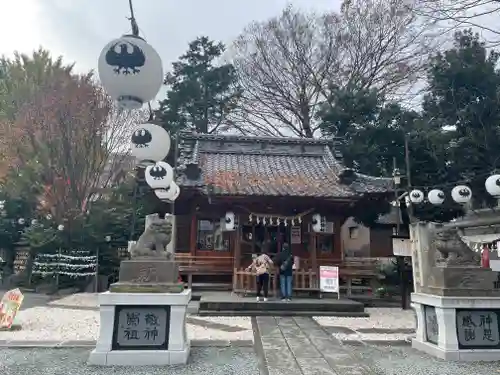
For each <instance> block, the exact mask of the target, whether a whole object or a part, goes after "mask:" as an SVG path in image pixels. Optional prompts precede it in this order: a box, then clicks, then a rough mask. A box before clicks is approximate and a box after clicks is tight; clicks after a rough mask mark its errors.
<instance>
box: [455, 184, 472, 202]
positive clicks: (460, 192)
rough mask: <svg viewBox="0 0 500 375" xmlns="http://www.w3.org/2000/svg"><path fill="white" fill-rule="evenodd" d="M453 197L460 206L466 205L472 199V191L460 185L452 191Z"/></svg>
mask: <svg viewBox="0 0 500 375" xmlns="http://www.w3.org/2000/svg"><path fill="white" fill-rule="evenodd" d="M451 197H452V198H453V200H454V201H455V202H457V203H459V204H465V203H467V202H469V201H470V200H471V198H472V190H471V189H470V187H468V186H466V185H458V186H455V187H454V188H453V190H452V191H451Z"/></svg>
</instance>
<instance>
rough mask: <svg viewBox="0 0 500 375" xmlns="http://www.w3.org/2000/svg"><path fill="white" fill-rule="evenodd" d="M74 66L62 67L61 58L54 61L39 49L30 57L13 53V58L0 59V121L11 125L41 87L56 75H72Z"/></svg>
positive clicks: (44, 51) (48, 54) (47, 52)
mask: <svg viewBox="0 0 500 375" xmlns="http://www.w3.org/2000/svg"><path fill="white" fill-rule="evenodd" d="M72 70H73V64H71V65H64V64H63V62H62V57H59V58H57V59H55V60H54V59H53V58H52V57H51V55H50V52H49V51H47V50H44V49H43V48H39V49H38V50H37V51H34V52H33V54H32V55H31V56H28V55H26V54H21V53H18V52H15V53H14V58H13V59H10V58H7V57H5V56H4V57H2V58H1V59H0V119H2V120H3V119H6V120H9V121H13V120H15V118H16V115H17V113H18V112H19V110H20V109H21V108H22V106H23V105H24V104H26V103H28V102H29V100H30V99H31V98H33V96H34V95H35V93H36V92H37V90H39V88H40V87H43V86H44V85H46V84H47V83H48V82H50V81H51V80H53V79H54V77H55V76H57V75H59V74H71V72H72Z"/></svg>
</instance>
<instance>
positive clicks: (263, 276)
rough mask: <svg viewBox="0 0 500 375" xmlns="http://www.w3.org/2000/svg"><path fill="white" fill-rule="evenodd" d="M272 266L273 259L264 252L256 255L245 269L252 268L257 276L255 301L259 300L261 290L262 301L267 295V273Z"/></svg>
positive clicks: (265, 299)
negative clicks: (262, 293)
mask: <svg viewBox="0 0 500 375" xmlns="http://www.w3.org/2000/svg"><path fill="white" fill-rule="evenodd" d="M272 266H273V261H272V260H271V258H269V255H267V254H266V253H265V252H262V253H261V254H260V255H259V256H257V257H256V258H255V259H254V260H253V262H252V264H251V265H250V266H248V267H247V271H250V270H252V271H253V272H254V273H255V275H256V277H257V302H259V301H260V298H261V292H264V302H265V301H267V298H268V295H269V273H270V271H271V268H272Z"/></svg>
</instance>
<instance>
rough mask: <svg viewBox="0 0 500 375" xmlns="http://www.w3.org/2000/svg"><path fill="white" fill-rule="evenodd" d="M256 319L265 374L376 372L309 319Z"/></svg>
mask: <svg viewBox="0 0 500 375" xmlns="http://www.w3.org/2000/svg"><path fill="white" fill-rule="evenodd" d="M256 321H257V329H258V336H260V341H261V344H262V348H261V350H262V352H263V355H264V357H265V360H266V365H267V370H268V372H269V375H282V374H286V375H376V373H375V372H373V371H372V370H371V369H370V367H369V366H368V365H366V364H365V363H363V362H364V361H362V360H361V358H359V357H356V356H354V354H352V352H350V351H349V349H347V348H346V347H344V346H342V344H341V343H340V341H338V340H337V339H335V338H333V337H332V336H331V335H329V334H328V333H327V332H326V331H325V330H324V329H323V328H322V327H321V326H319V325H318V324H317V323H316V322H315V321H314V320H313V319H311V318H306V317H271V316H269V317H267V316H266V317H264V316H262V317H257V318H256ZM257 344H259V343H257Z"/></svg>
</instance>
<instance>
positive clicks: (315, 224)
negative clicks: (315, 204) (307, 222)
mask: <svg viewBox="0 0 500 375" xmlns="http://www.w3.org/2000/svg"><path fill="white" fill-rule="evenodd" d="M311 224H312V230H313V232H316V233H317V232H321V215H320V214H314V215H312V219H311Z"/></svg>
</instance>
